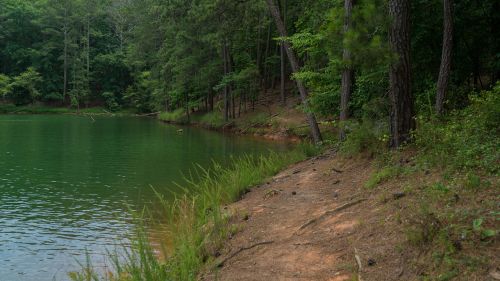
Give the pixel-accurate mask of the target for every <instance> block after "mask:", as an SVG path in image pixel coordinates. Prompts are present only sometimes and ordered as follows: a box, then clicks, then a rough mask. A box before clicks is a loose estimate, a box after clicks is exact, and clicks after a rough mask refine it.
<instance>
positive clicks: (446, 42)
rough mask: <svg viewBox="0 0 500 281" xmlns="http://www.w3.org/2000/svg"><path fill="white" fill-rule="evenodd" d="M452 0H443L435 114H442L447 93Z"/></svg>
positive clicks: (451, 35) (451, 40)
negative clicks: (441, 46) (441, 43)
mask: <svg viewBox="0 0 500 281" xmlns="http://www.w3.org/2000/svg"><path fill="white" fill-rule="evenodd" d="M452 6H453V0H443V9H444V10H443V49H442V52H441V67H440V68H439V78H438V82H437V93H436V114H437V115H441V114H443V107H444V99H445V97H446V92H447V91H448V84H449V81H450V69H451V51H452V48H453V8H452Z"/></svg>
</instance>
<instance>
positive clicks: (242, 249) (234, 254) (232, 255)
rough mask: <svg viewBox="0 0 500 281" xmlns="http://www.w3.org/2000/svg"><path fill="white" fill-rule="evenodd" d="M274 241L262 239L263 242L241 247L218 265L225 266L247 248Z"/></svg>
mask: <svg viewBox="0 0 500 281" xmlns="http://www.w3.org/2000/svg"><path fill="white" fill-rule="evenodd" d="M272 243H274V241H262V242H258V243H255V244H252V245H250V246H247V247H242V248H240V249H239V250H238V251H236V252H234V253H232V254H231V255H229V256H228V257H226V258H225V259H223V260H222V261H220V262H219V263H217V267H222V266H224V264H225V263H226V262H227V261H228V260H230V259H232V258H234V257H235V256H236V255H238V254H239V253H241V252H243V251H246V250H250V249H252V248H255V247H257V246H261V245H266V244H272Z"/></svg>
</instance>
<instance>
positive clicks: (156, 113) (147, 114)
mask: <svg viewBox="0 0 500 281" xmlns="http://www.w3.org/2000/svg"><path fill="white" fill-rule="evenodd" d="M160 113H161V111H157V112H151V113H144V114H136V115H135V116H139V117H141V116H151V115H158V114H160Z"/></svg>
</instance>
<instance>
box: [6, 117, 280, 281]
mask: <svg viewBox="0 0 500 281" xmlns="http://www.w3.org/2000/svg"><path fill="white" fill-rule="evenodd" d="M178 129H179V128H178V127H175V126H171V125H166V124H162V123H160V122H158V121H156V120H154V119H150V118H135V117H93V118H90V117H89V116H71V115H3V116H2V115H0V171H1V173H0V280H2V281H16V280H22V281H34V280H42V281H44V280H68V277H67V273H68V272H69V271H75V270H79V269H81V266H80V265H79V262H85V258H86V253H88V255H89V257H90V258H91V260H92V262H93V264H95V265H102V264H103V263H104V260H105V256H106V251H107V250H110V251H113V250H115V249H119V248H121V247H122V245H126V244H127V236H128V235H130V234H131V233H132V232H133V230H134V227H135V226H136V225H135V224H134V221H135V220H134V219H133V217H134V215H133V214H134V212H135V211H138V210H142V209H143V208H144V207H145V206H146V207H148V208H154V204H152V203H151V202H153V201H155V199H156V195H155V193H154V191H153V188H155V189H157V190H158V191H159V192H161V193H164V194H166V195H167V196H172V194H173V193H175V192H180V191H179V190H178V188H177V187H176V185H175V184H173V183H172V182H182V179H183V175H185V174H187V173H189V171H190V170H192V169H193V167H194V165H195V164H199V165H201V166H203V167H208V166H210V164H211V162H212V160H215V161H219V162H221V163H228V160H229V158H230V155H235V156H237V155H242V154H262V153H268V152H269V151H270V150H275V151H276V150H286V149H288V145H286V144H280V143H272V142H267V141H261V140H256V139H253V138H248V137H236V136H225V135H223V134H220V133H216V132H211V131H207V130H203V129H196V128H183V132H178Z"/></svg>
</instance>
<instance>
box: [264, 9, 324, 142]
mask: <svg viewBox="0 0 500 281" xmlns="http://www.w3.org/2000/svg"><path fill="white" fill-rule="evenodd" d="M266 1H267V5H268V7H269V10H270V12H271V15H272V16H273V18H274V21H275V23H276V27H277V29H278V31H279V33H280V36H281V37H287V36H288V35H287V31H286V29H285V25H284V24H283V21H282V20H281V17H280V11H279V9H278V7H277V6H276V5H275V4H274V0H266ZM283 45H284V46H285V51H286V53H287V55H288V60H289V61H290V65H291V67H292V71H293V72H294V73H296V72H298V71H299V70H300V67H299V62H298V59H297V57H296V55H295V52H294V51H293V50H292V48H291V46H290V43H288V42H287V41H284V42H283ZM295 81H296V83H297V88H299V93H300V98H301V100H302V104H303V105H304V108H305V109H306V112H307V111H308V108H309V102H308V101H307V96H308V92H307V89H306V88H305V86H304V84H302V81H300V80H298V79H297V80H295ZM306 114H307V121H308V123H309V126H310V127H311V133H312V136H313V140H314V142H315V143H319V142H321V141H322V138H321V132H320V130H319V127H318V123H317V122H316V117H315V116H314V114H313V113H311V112H307V113H306Z"/></svg>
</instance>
